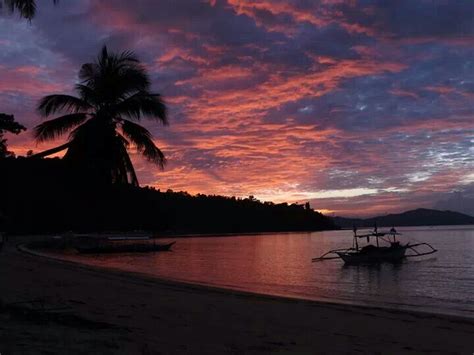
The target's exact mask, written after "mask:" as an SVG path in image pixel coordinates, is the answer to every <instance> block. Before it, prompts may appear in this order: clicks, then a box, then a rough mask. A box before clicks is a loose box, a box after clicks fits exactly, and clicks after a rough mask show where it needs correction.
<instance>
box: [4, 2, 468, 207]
mask: <svg viewBox="0 0 474 355" xmlns="http://www.w3.org/2000/svg"><path fill="white" fill-rule="evenodd" d="M38 10H39V11H38V14H37V17H36V18H35V19H34V20H33V21H32V22H31V23H29V22H28V21H25V20H21V19H19V18H18V16H17V15H7V14H2V16H1V17H0V46H1V51H0V74H1V79H0V112H5V113H9V114H14V115H15V117H16V119H17V120H18V121H19V122H21V123H23V124H24V125H25V126H27V127H28V128H32V127H34V126H35V125H36V124H38V123H39V122H40V119H39V117H38V116H37V115H36V114H35V110H34V107H35V104H36V102H37V101H38V99H39V98H40V97H42V96H44V95H47V94H53V93H72V91H71V89H72V87H73V85H74V83H75V82H76V80H77V73H78V70H79V68H80V65H81V64H83V63H85V62H88V61H91V60H92V59H93V58H94V57H95V56H96V55H97V54H98V52H99V49H100V47H102V46H103V45H104V44H106V45H107V46H108V47H109V48H111V49H113V50H116V51H121V50H133V51H135V52H136V54H137V55H138V56H139V57H140V59H141V60H142V61H143V62H144V63H145V65H146V66H147V68H148V70H149V72H150V74H151V76H152V79H153V88H154V90H155V91H156V92H159V93H161V94H163V96H164V97H165V99H166V102H167V104H168V105H169V110H170V112H169V118H170V126H169V127H162V126H160V125H158V124H154V123H146V124H145V125H146V126H147V127H148V128H149V129H150V130H151V131H152V132H153V133H154V135H155V137H156V143H157V145H158V146H159V147H161V148H162V150H163V151H164V152H165V154H166V155H167V158H168V161H169V162H168V165H167V167H166V169H165V170H164V171H160V170H159V169H158V168H156V167H155V166H153V165H150V164H148V163H146V162H144V161H142V160H140V158H138V157H135V158H134V161H135V163H136V167H137V170H138V176H139V180H140V183H141V185H152V186H155V187H157V188H160V189H162V190H166V189H169V188H170V189H173V190H185V191H188V192H190V193H199V192H201V193H206V194H222V195H229V196H241V197H245V196H249V195H254V196H255V197H257V198H259V199H261V200H269V201H275V202H281V201H288V202H294V201H298V202H303V201H311V205H312V207H314V208H315V209H319V210H322V211H324V212H327V213H331V214H337V215H345V216H367V215H373V214H378V213H381V214H385V213H389V212H399V211H403V210H407V209H411V208H416V207H437V208H452V209H457V210H460V211H465V212H470V211H471V210H472V213H474V203H473V201H474V200H473V195H474V1H472V0H464V1H463V0H455V1H448V0H418V1H416V0H397V1H376V0H372V1H369V0H367V1H365V0H360V1H357V0H352V1H342V0H321V1H316V0H285V1H283V0H207V1H204V0H202V1H200V0H136V1H130V0H77V1H69V0H67V1H60V2H59V5H58V6H56V7H53V6H52V5H51V1H47V0H39V1H38ZM9 142H10V148H11V149H12V150H14V151H15V152H16V153H17V154H20V155H21V154H25V153H26V151H28V150H30V149H33V150H34V151H36V152H38V151H41V150H44V149H47V148H49V147H52V146H53V145H54V144H58V143H59V141H58V142H55V143H52V144H41V145H37V144H36V143H34V141H33V139H32V134H31V131H30V130H29V131H27V132H25V133H23V134H21V135H19V136H17V137H9ZM32 178H34V177H32ZM454 192H456V193H454ZM444 200H447V201H446V202H442V201H444ZM440 201H441V202H440ZM471 205H472V206H471Z"/></svg>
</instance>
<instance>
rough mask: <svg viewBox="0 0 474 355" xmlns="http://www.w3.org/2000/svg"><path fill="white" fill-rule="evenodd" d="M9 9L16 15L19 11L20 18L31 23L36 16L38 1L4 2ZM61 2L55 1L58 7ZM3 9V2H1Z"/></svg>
mask: <svg viewBox="0 0 474 355" xmlns="http://www.w3.org/2000/svg"><path fill="white" fill-rule="evenodd" d="M3 2H4V4H5V6H6V7H7V9H8V10H9V11H10V12H11V13H14V12H15V11H18V12H19V14H20V16H21V17H23V18H25V19H27V20H28V21H31V20H32V19H33V17H35V15H36V1H35V0H3ZM58 2H59V0H53V3H54V4H55V5H56V4H57V3H58ZM0 8H1V2H0Z"/></svg>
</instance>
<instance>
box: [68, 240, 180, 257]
mask: <svg viewBox="0 0 474 355" xmlns="http://www.w3.org/2000/svg"><path fill="white" fill-rule="evenodd" d="M173 244H175V242H172V243H168V244H150V243H147V244H118V245H114V244H102V245H101V244H99V245H82V246H76V250H77V251H78V252H79V253H81V254H111V253H151V252H158V251H169V250H171V247H172V246H173Z"/></svg>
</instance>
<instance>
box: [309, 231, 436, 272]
mask: <svg viewBox="0 0 474 355" xmlns="http://www.w3.org/2000/svg"><path fill="white" fill-rule="evenodd" d="M353 231H354V242H353V246H352V247H351V248H345V249H333V250H330V251H328V252H327V253H325V254H323V255H321V256H320V257H318V258H314V259H313V262H317V261H324V260H332V259H342V260H343V261H344V263H346V264H373V263H382V262H391V263H397V262H400V261H402V260H403V259H405V258H411V257H418V256H423V255H429V254H433V253H436V252H437V250H436V249H435V248H434V247H433V246H432V245H430V244H428V243H416V244H410V243H407V244H401V243H400V242H399V241H397V238H396V236H397V235H401V233H398V232H397V231H396V229H395V228H392V229H391V230H390V231H389V232H378V231H377V226H375V229H374V231H373V232H371V233H368V234H362V235H358V234H357V228H356V227H354V229H353ZM373 237H375V240H376V245H372V244H368V245H366V246H364V247H362V248H360V247H359V242H358V239H360V238H365V239H367V243H370V238H373ZM379 240H381V241H383V242H385V243H386V244H387V246H380V242H379ZM417 247H422V248H423V247H424V248H425V251H423V250H417ZM407 252H408V253H407Z"/></svg>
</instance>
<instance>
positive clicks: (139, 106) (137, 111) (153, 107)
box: [115, 91, 168, 125]
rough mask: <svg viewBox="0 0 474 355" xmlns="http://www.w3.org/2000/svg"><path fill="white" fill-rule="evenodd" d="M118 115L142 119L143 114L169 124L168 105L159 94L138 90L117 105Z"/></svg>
mask: <svg viewBox="0 0 474 355" xmlns="http://www.w3.org/2000/svg"><path fill="white" fill-rule="evenodd" d="M115 112H116V114H117V115H120V116H122V115H123V116H126V117H129V118H131V119H134V120H140V118H141V117H142V116H146V117H149V118H154V119H156V120H157V121H160V122H161V123H163V124H164V125H167V124H168V115H167V109H166V105H165V103H164V102H163V99H162V98H161V95H159V94H150V93H148V92H143V91H141V92H138V93H136V94H134V95H132V96H130V97H128V98H127V99H125V100H123V101H122V102H120V103H119V104H117V105H116V106H115Z"/></svg>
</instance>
